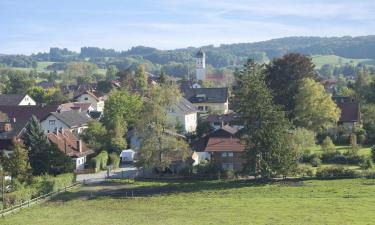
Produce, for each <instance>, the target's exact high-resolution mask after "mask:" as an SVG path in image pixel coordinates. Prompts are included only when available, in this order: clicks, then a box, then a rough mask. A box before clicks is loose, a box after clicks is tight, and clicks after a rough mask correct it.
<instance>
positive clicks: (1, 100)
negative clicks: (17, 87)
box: [0, 94, 36, 106]
mask: <svg viewBox="0 0 375 225" xmlns="http://www.w3.org/2000/svg"><path fill="white" fill-rule="evenodd" d="M2 105H4V106H27V105H36V102H35V101H34V99H32V98H31V97H30V96H29V95H26V94H1V95H0V106H2Z"/></svg>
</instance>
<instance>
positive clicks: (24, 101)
mask: <svg viewBox="0 0 375 225" xmlns="http://www.w3.org/2000/svg"><path fill="white" fill-rule="evenodd" d="M18 105H36V102H35V101H34V100H33V99H32V98H31V97H30V96H29V95H25V97H24V98H23V99H22V100H21V102H20V103H19V104H18Z"/></svg>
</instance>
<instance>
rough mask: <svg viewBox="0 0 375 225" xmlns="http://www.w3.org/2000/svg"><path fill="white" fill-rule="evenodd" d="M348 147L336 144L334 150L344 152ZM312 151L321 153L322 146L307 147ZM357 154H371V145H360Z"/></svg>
mask: <svg viewBox="0 0 375 225" xmlns="http://www.w3.org/2000/svg"><path fill="white" fill-rule="evenodd" d="M348 149H350V146H348V145H336V150H338V151H339V152H341V153H345V152H347V151H348ZM309 150H310V151H311V152H312V153H323V150H322V147H321V146H320V145H316V146H315V147H312V148H309ZM358 154H359V155H365V156H371V147H370V146H361V147H360V148H359V150H358Z"/></svg>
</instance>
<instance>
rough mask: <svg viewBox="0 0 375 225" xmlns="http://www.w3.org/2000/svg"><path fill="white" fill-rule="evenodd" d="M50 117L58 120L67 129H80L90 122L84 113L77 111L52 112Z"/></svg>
mask: <svg viewBox="0 0 375 225" xmlns="http://www.w3.org/2000/svg"><path fill="white" fill-rule="evenodd" d="M50 115H53V116H54V117H56V118H57V119H58V120H60V121H61V122H63V123H64V124H66V125H67V126H68V127H80V126H83V125H87V123H88V122H90V120H91V119H90V118H89V117H88V116H87V114H86V113H85V112H77V111H73V110H72V111H63V112H52V113H50Z"/></svg>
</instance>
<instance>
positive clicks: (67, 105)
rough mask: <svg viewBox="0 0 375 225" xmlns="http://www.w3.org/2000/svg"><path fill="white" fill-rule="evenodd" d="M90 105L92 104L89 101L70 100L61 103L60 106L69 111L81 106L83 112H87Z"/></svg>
mask: <svg viewBox="0 0 375 225" xmlns="http://www.w3.org/2000/svg"><path fill="white" fill-rule="evenodd" d="M90 106H91V104H90V103H87V102H68V103H64V104H61V105H60V106H59V109H60V110H62V111H64V110H65V111H69V110H72V109H75V108H79V109H80V110H81V111H82V112H86V111H87V110H89V108H90Z"/></svg>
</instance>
